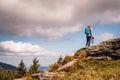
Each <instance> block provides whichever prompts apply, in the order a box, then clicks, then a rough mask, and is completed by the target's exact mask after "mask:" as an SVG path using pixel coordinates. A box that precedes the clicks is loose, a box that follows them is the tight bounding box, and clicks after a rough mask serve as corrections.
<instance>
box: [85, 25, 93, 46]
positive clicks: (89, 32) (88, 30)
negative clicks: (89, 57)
mask: <svg viewBox="0 0 120 80" xmlns="http://www.w3.org/2000/svg"><path fill="white" fill-rule="evenodd" d="M91 28H92V24H88V26H87V27H86V28H85V34H86V47H89V46H90V40H91V38H93V36H92V29H91Z"/></svg>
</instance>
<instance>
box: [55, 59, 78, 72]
mask: <svg viewBox="0 0 120 80" xmlns="http://www.w3.org/2000/svg"><path fill="white" fill-rule="evenodd" d="M76 60H77V59H74V60H73V61H70V62H68V63H67V64H65V65H63V66H61V67H59V68H58V69H57V70H56V71H60V70H63V69H65V68H68V67H70V66H72V65H73V64H74V63H75V62H76Z"/></svg>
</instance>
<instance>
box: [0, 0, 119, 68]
mask: <svg viewBox="0 0 120 80" xmlns="http://www.w3.org/2000/svg"><path fill="white" fill-rule="evenodd" d="M88 23H91V24H92V32H93V36H94V38H95V39H94V44H92V45H96V44H98V43H100V42H102V41H105V40H108V39H112V38H118V37H120V0H91V1H90V0H0V62H5V63H9V64H12V65H15V66H18V64H19V63H20V61H21V60H23V61H24V63H25V64H26V66H30V65H31V64H32V60H33V59H34V58H35V57H36V58H37V59H39V63H40V65H41V66H49V65H50V64H53V63H55V62H56V61H57V59H58V58H59V56H60V55H62V56H63V57H64V56H66V55H74V52H75V51H77V50H78V49H80V48H82V47H85V42H86V36H85V33H84V29H85V27H87V25H88Z"/></svg>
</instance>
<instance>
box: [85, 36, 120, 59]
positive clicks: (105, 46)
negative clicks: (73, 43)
mask: <svg viewBox="0 0 120 80" xmlns="http://www.w3.org/2000/svg"><path fill="white" fill-rule="evenodd" d="M86 52H87V56H91V57H94V58H103V57H104V58H108V59H120V38H116V39H110V40H107V41H104V42H102V43H100V44H98V45H95V46H91V47H89V48H87V49H86Z"/></svg>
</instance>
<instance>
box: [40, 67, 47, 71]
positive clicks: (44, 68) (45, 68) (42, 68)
mask: <svg viewBox="0 0 120 80" xmlns="http://www.w3.org/2000/svg"><path fill="white" fill-rule="evenodd" d="M48 69H49V67H47V66H41V67H40V70H42V71H47V70H48Z"/></svg>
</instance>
